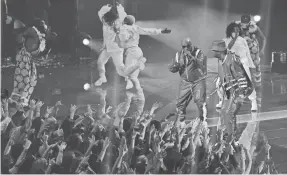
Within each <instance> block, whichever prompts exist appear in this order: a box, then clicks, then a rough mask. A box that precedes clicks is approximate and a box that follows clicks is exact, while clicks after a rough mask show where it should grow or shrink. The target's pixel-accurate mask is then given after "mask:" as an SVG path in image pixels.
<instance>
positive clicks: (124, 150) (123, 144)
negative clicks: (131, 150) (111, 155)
mask: <svg viewBox="0 0 287 175" xmlns="http://www.w3.org/2000/svg"><path fill="white" fill-rule="evenodd" d="M127 152H128V147H127V140H126V138H125V137H122V139H121V145H120V155H121V156H124V155H125V154H126V153H127Z"/></svg>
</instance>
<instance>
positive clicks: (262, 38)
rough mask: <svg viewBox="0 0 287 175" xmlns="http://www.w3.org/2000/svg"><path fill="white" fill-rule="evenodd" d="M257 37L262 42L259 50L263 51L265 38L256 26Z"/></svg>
mask: <svg viewBox="0 0 287 175" xmlns="http://www.w3.org/2000/svg"><path fill="white" fill-rule="evenodd" d="M257 35H258V36H259V38H260V39H261V40H262V47H261V50H262V51H264V50H265V47H266V37H265V35H264V34H263V32H262V31H261V29H260V28H259V27H258V26H257Z"/></svg>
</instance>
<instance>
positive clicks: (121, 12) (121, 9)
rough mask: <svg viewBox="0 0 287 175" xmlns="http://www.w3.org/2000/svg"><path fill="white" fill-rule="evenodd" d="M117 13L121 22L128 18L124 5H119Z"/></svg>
mask: <svg viewBox="0 0 287 175" xmlns="http://www.w3.org/2000/svg"><path fill="white" fill-rule="evenodd" d="M117 11H118V14H119V20H120V21H121V22H122V21H124V19H125V17H126V16H127V13H126V12H125V9H124V7H123V6H122V4H117Z"/></svg>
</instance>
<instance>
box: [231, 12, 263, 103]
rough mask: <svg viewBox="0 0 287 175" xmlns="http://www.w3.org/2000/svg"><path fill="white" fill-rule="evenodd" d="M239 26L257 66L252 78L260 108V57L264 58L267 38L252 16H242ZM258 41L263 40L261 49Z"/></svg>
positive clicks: (238, 22) (253, 70)
mask: <svg viewBox="0 0 287 175" xmlns="http://www.w3.org/2000/svg"><path fill="white" fill-rule="evenodd" d="M236 23H237V24H239V25H240V26H241V29H242V33H241V36H242V37H243V38H245V39H246V41H247V44H248V47H249V50H250V54H251V58H252V60H253V63H254V65H255V69H252V76H253V81H254V85H255V90H256V93H257V102H258V106H259V107H260V105H261V93H262V92H261V70H260V56H263V54H264V50H265V46H266V37H265V36H264V34H263V32H262V31H261V29H260V28H259V27H258V26H257V24H256V23H255V21H252V20H251V16H250V15H242V16H241V21H237V22H236ZM258 39H261V40H262V46H261V49H260V46H259V42H258Z"/></svg>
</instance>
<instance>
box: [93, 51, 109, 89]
mask: <svg viewBox="0 0 287 175" xmlns="http://www.w3.org/2000/svg"><path fill="white" fill-rule="evenodd" d="M110 57H111V54H110V53H109V52H107V50H106V49H103V50H102V52H101V53H100V55H99V58H98V61H97V67H98V71H99V76H100V78H99V79H98V80H97V81H96V82H95V86H101V85H102V84H103V83H106V82H107V78H106V68H105V65H106V64H107V62H108V60H109V59H110Z"/></svg>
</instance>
